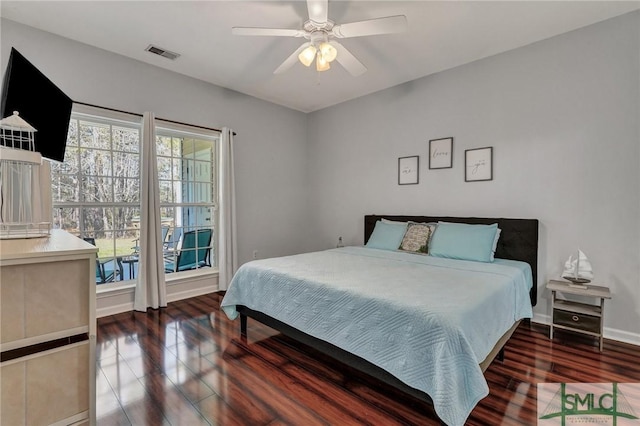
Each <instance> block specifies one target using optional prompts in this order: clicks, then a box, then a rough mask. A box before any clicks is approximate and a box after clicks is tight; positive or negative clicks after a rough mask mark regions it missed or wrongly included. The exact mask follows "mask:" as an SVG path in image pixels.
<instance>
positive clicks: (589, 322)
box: [553, 309, 601, 333]
mask: <svg viewBox="0 0 640 426" xmlns="http://www.w3.org/2000/svg"><path fill="white" fill-rule="evenodd" d="M600 319H601V318H600V317H597V316H591V315H585V314H577V313H574V312H568V311H561V310H558V309H556V310H554V311H553V323H554V324H558V325H563V326H565V327H572V328H576V329H578V330H584V331H590V332H592V333H600Z"/></svg>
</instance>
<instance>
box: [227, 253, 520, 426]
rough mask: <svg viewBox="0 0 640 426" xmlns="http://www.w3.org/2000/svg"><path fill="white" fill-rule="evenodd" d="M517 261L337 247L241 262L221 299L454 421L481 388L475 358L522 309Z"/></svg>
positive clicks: (484, 389)
mask: <svg viewBox="0 0 640 426" xmlns="http://www.w3.org/2000/svg"><path fill="white" fill-rule="evenodd" d="M531 286H532V274H531V268H530V266H529V265H528V264H527V263H524V262H518V261H512V260H503V259H496V261H495V262H492V263H481V262H471V261H463V260H453V259H443V258H436V257H431V256H424V255H417V254H412V253H403V252H395V251H387V250H377V249H371V248H366V247H344V248H339V249H332V250H326V251H322V252H314V253H306V254H300V255H294V256H286V257H280V258H273V259H263V260H258V261H252V262H249V263H246V264H244V265H243V266H242V267H240V269H239V270H238V272H237V273H236V275H235V276H234V278H233V280H232V282H231V284H230V286H229V289H228V290H227V292H226V294H225V297H224V299H223V301H222V304H221V306H222V309H223V310H224V312H225V313H226V314H227V316H228V317H229V318H230V319H235V318H236V317H237V316H238V312H237V311H236V306H237V305H243V306H246V307H248V308H250V309H253V310H255V311H259V312H262V313H264V314H266V315H268V316H270V317H272V318H275V319H277V320H279V321H281V322H284V323H286V324H288V325H290V326H292V327H294V328H296V329H298V330H300V331H303V332H305V333H307V334H309V335H311V336H313V337H315V338H318V339H322V340H324V341H327V342H329V343H331V344H333V345H335V346H338V347H339V348H341V349H344V350H346V351H348V352H351V353H353V354H355V355H358V356H360V357H361V358H364V359H366V360H367V361H369V362H371V363H373V364H375V365H377V366H378V367H380V368H383V369H384V370H386V371H388V372H389V373H391V374H393V375H394V376H396V377H397V378H398V379H400V380H401V381H403V382H404V383H406V384H407V385H409V386H411V387H414V388H416V389H419V390H421V391H423V392H425V393H427V394H428V395H429V396H430V397H431V399H432V401H433V405H434V409H435V411H436V413H437V414H438V416H439V417H440V418H441V419H442V420H443V421H444V422H446V423H447V424H449V425H461V424H464V421H465V420H466V418H467V417H468V416H469V414H470V413H471V410H473V407H475V405H476V404H477V403H478V402H479V401H480V400H481V399H482V398H484V397H485V396H486V395H488V386H487V383H486V380H485V379H484V376H483V374H482V371H481V369H480V366H479V363H480V362H481V361H482V360H483V359H484V358H485V357H486V356H487V355H488V354H489V352H490V351H491V349H492V348H493V347H494V346H495V344H496V342H497V341H498V340H499V339H500V337H501V336H502V335H503V334H504V333H505V332H506V331H507V330H508V329H509V328H511V326H512V325H513V324H514V322H516V321H518V320H520V319H522V318H530V317H531V315H532V308H531V302H530V299H529V289H530V288H531Z"/></svg>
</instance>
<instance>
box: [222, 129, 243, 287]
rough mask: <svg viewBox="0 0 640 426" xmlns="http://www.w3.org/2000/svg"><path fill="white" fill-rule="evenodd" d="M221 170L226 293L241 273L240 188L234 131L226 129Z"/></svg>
mask: <svg viewBox="0 0 640 426" xmlns="http://www.w3.org/2000/svg"><path fill="white" fill-rule="evenodd" d="M219 155H220V167H219V168H218V171H219V174H218V185H219V186H218V194H219V195H218V196H219V205H220V217H219V226H218V262H219V265H218V270H219V273H218V288H219V289H220V290H226V289H227V287H228V286H229V283H230V282H231V278H233V274H234V273H235V272H236V269H238V248H237V244H236V238H237V236H236V235H237V232H236V188H235V179H234V172H233V130H231V129H229V128H227V127H223V128H222V134H221V135H220V151H219Z"/></svg>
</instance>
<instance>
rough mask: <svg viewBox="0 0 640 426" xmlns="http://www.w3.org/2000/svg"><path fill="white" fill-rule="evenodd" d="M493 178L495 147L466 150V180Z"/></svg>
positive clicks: (474, 180) (475, 180)
mask: <svg viewBox="0 0 640 426" xmlns="http://www.w3.org/2000/svg"><path fill="white" fill-rule="evenodd" d="M484 180H493V147H486V148H475V149H467V150H465V151H464V181H465V182H477V181H484Z"/></svg>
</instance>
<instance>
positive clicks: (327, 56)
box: [319, 41, 338, 62]
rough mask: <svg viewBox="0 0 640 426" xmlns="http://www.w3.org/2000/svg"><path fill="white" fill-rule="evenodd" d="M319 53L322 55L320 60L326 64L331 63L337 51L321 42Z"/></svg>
mask: <svg viewBox="0 0 640 426" xmlns="http://www.w3.org/2000/svg"><path fill="white" fill-rule="evenodd" d="M319 50H320V53H322V58H323V59H324V60H325V61H327V62H333V61H334V60H335V59H336V56H338V51H337V50H336V48H335V47H333V46H332V45H331V44H329V43H328V42H326V41H325V42H323V43H321V44H320V49H319Z"/></svg>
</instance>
